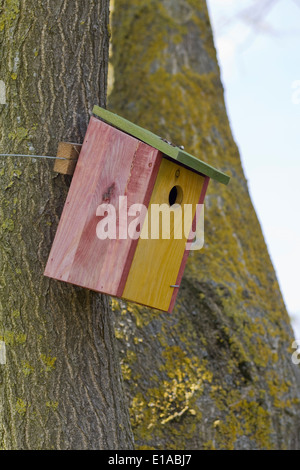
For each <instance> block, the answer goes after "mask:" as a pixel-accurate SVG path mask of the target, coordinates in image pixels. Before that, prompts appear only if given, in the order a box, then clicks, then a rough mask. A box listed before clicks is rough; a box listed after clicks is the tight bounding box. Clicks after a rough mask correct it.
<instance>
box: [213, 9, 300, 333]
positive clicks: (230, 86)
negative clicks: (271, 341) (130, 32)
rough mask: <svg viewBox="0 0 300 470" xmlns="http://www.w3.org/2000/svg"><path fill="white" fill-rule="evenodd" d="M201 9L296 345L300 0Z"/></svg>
mask: <svg viewBox="0 0 300 470" xmlns="http://www.w3.org/2000/svg"><path fill="white" fill-rule="evenodd" d="M207 4H208V9H209V12H210V18H211V22H212V27H213V32H214V39H215V46H216V49H217V54H218V60H219V65H220V68H221V76H222V82H223V85H224V89H225V100H226V106H227V112H228V115H229V119H230V123H231V128H232V131H233V135H234V139H235V141H236V143H237V145H238V147H239V150H240V153H241V159H242V165H243V168H244V172H245V175H246V178H247V180H248V187H249V191H250V195H251V199H252V202H253V204H254V207H255V210H256V213H257V215H258V218H259V220H260V223H261V226H262V230H263V233H264V236H265V240H266V243H267V246H268V250H269V253H270V256H271V259H272V262H273V265H274V268H275V270H276V275H277V279H278V281H279V284H280V288H281V292H282V294H283V298H284V301H285V304H286V307H287V310H288V312H289V314H290V316H291V319H292V325H293V328H294V331H295V336H296V339H299V340H300V284H299V281H300V273H299V271H300V211H299V204H300V60H299V59H300V57H299V55H300V26H299V25H300V0H207ZM249 7H251V8H250V9H249Z"/></svg>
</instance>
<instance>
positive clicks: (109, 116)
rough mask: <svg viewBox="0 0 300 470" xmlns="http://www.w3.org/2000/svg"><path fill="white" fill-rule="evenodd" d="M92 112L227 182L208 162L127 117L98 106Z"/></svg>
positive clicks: (180, 159) (196, 168)
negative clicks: (171, 143) (169, 142)
mask: <svg viewBox="0 0 300 470" xmlns="http://www.w3.org/2000/svg"><path fill="white" fill-rule="evenodd" d="M93 113H94V114H96V115H97V116H99V117H100V118H102V119H104V121H106V122H108V123H110V124H111V125H113V126H116V127H117V128H118V129H121V130H123V131H124V132H127V133H128V134H130V135H132V136H134V137H136V138H138V139H140V140H142V141H143V142H145V143H147V144H149V145H151V146H152V147H154V148H156V149H158V150H160V151H161V152H163V153H164V154H166V155H168V156H169V157H170V158H172V159H174V160H177V161H178V162H180V163H182V164H183V165H185V166H186V167H188V168H190V169H192V170H194V171H196V172H197V173H201V174H204V175H207V176H209V177H210V178H212V179H215V180H216V181H219V182H220V183H223V184H228V183H229V180H230V178H229V176H228V175H226V174H225V173H223V172H222V171H219V170H217V169H216V168H213V167H212V166H211V165H209V164H208V163H205V162H203V161H201V160H199V159H198V158H196V157H194V156H193V155H190V154H189V153H187V152H185V151H184V150H182V149H180V148H179V147H175V146H173V145H170V144H168V143H167V142H165V141H164V140H163V139H162V138H161V137H159V136H157V135H155V134H153V133H152V132H150V131H148V130H147V129H143V128H142V127H140V126H137V125H136V124H134V123H132V122H130V121H128V120H127V119H124V118H123V117H121V116H118V115H117V114H114V113H111V112H110V111H108V110H107V109H103V108H101V107H100V106H94V108H93Z"/></svg>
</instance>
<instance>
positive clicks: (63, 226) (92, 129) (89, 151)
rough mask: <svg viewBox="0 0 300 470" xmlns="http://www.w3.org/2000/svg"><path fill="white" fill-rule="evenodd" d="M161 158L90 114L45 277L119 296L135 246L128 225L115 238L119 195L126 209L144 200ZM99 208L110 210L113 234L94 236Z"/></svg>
mask: <svg viewBox="0 0 300 470" xmlns="http://www.w3.org/2000/svg"><path fill="white" fill-rule="evenodd" d="M161 158H162V157H161V154H160V152H159V151H158V150H156V149H154V148H152V147H150V146H149V145H147V144H144V143H142V142H140V141H139V140H137V139H135V138H133V137H131V136H129V135H127V134H125V133H124V132H122V131H119V130H117V129H115V128H113V127H111V126H110V125H108V124H105V123H103V122H102V121H100V120H98V119H97V118H93V117H92V118H91V121H90V124H89V127H88V130H87V134H86V136H85V140H84V144H83V148H82V151H81V154H80V157H79V160H78V164H77V167H76V170H75V174H74V176H73V180H72V184H71V187H70V190H69V194H68V198H67V201H66V204H65V208H64V212H63V217H62V218H61V221H60V224H59V227H58V230H57V234H56V237H55V241H54V244H53V247H52V250H51V255H50V257H49V261H48V263H47V267H46V270H45V275H47V276H49V277H54V278H55V279H59V280H64V281H66V282H70V283H72V284H75V285H79V286H82V287H86V288H89V289H91V290H95V291H99V292H103V293H107V294H110V295H118V289H119V286H120V285H121V284H122V283H123V284H124V282H125V281H124V274H123V273H124V271H125V276H126V277H127V273H128V271H129V268H128V266H129V265H130V264H131V261H132V258H133V255H134V250H135V248H134V246H135V245H136V241H135V240H132V239H130V238H129V237H128V236H126V232H127V226H125V227H123V235H124V234H125V238H120V233H119V229H120V225H121V224H122V218H121V216H120V213H121V208H120V206H119V204H120V199H119V198H120V196H121V197H124V196H125V197H127V205H126V207H123V208H122V209H123V210H125V211H126V212H127V210H128V207H129V206H130V205H131V204H143V203H146V204H148V203H149V200H150V197H151V193H152V189H153V186H154V183H155V179H156V175H157V172H158V168H159V164H160V161H161ZM99 206H104V207H107V206H110V210H112V211H114V213H115V222H116V225H115V235H116V236H115V238H110V236H109V237H108V238H106V239H99V237H98V236H97V226H98V223H99V222H100V221H101V219H103V217H101V216H100V214H98V208H99ZM103 215H104V213H103ZM125 225H126V222H125ZM58 254H59V258H58ZM125 280H126V279H125Z"/></svg>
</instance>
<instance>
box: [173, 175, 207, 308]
mask: <svg viewBox="0 0 300 470" xmlns="http://www.w3.org/2000/svg"><path fill="white" fill-rule="evenodd" d="M209 181H210V178H209V177H208V176H206V177H205V180H204V183H203V187H202V191H201V195H200V198H199V202H198V204H203V203H204V199H205V195H206V191H207V188H208V183H209ZM195 218H196V216H195ZM194 225H195V219H194V220H193V226H194ZM192 230H193V227H192V228H191V233H192ZM189 239H191V236H190V237H189ZM189 253H190V250H185V252H184V256H183V258H182V262H181V266H180V269H179V272H178V276H177V279H176V285H177V286H180V284H181V280H182V276H183V273H184V269H185V265H186V263H187V259H188V256H189ZM178 291H179V288H178V287H176V288H175V289H174V292H173V295H172V299H171V302H170V305H169V309H168V312H169V313H172V311H173V308H174V305H175V302H176V298H177V295H178Z"/></svg>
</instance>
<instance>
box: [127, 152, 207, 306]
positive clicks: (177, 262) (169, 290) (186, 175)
mask: <svg viewBox="0 0 300 470" xmlns="http://www.w3.org/2000/svg"><path fill="white" fill-rule="evenodd" d="M178 174H179V176H178ZM203 181H204V177H203V176H201V175H198V174H196V173H194V172H192V171H190V170H188V169H186V168H183V167H181V166H180V165H176V164H175V163H173V162H171V161H169V160H167V159H163V160H162V163H161V166H160V169H159V172H158V176H157V180H156V184H155V186H154V190H153V193H152V197H151V200H150V205H149V211H148V220H149V221H150V220H151V212H152V210H153V207H152V205H153V204H164V203H165V204H168V198H169V192H170V190H171V189H172V187H173V186H175V185H177V186H179V187H181V188H182V192H183V198H182V201H181V206H182V207H184V204H193V217H194V214H195V210H196V204H197V203H198V201H199V195H200V194H201V190H202V185H203ZM174 220H175V218H174ZM151 228H152V227H151V222H149V237H150V231H151ZM143 230H144V227H143ZM161 236H162V227H160V234H159V239H150V238H149V239H142V238H141V239H139V242H138V245H137V249H136V252H135V255H134V258H133V262H132V265H131V268H130V272H129V275H128V279H127V282H126V285H125V289H124V292H123V297H124V298H126V299H127V300H132V301H134V302H137V303H140V304H143V305H148V306H150V307H153V308H156V309H160V310H164V311H168V310H169V306H170V303H171V300H172V296H173V292H174V288H173V287H170V286H171V285H175V283H176V280H177V277H178V272H179V270H180V267H181V263H182V258H183V256H184V252H185V246H186V241H187V238H185V237H183V238H181V239H175V238H174V225H173V224H172V223H171V231H170V239H162V238H161Z"/></svg>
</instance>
